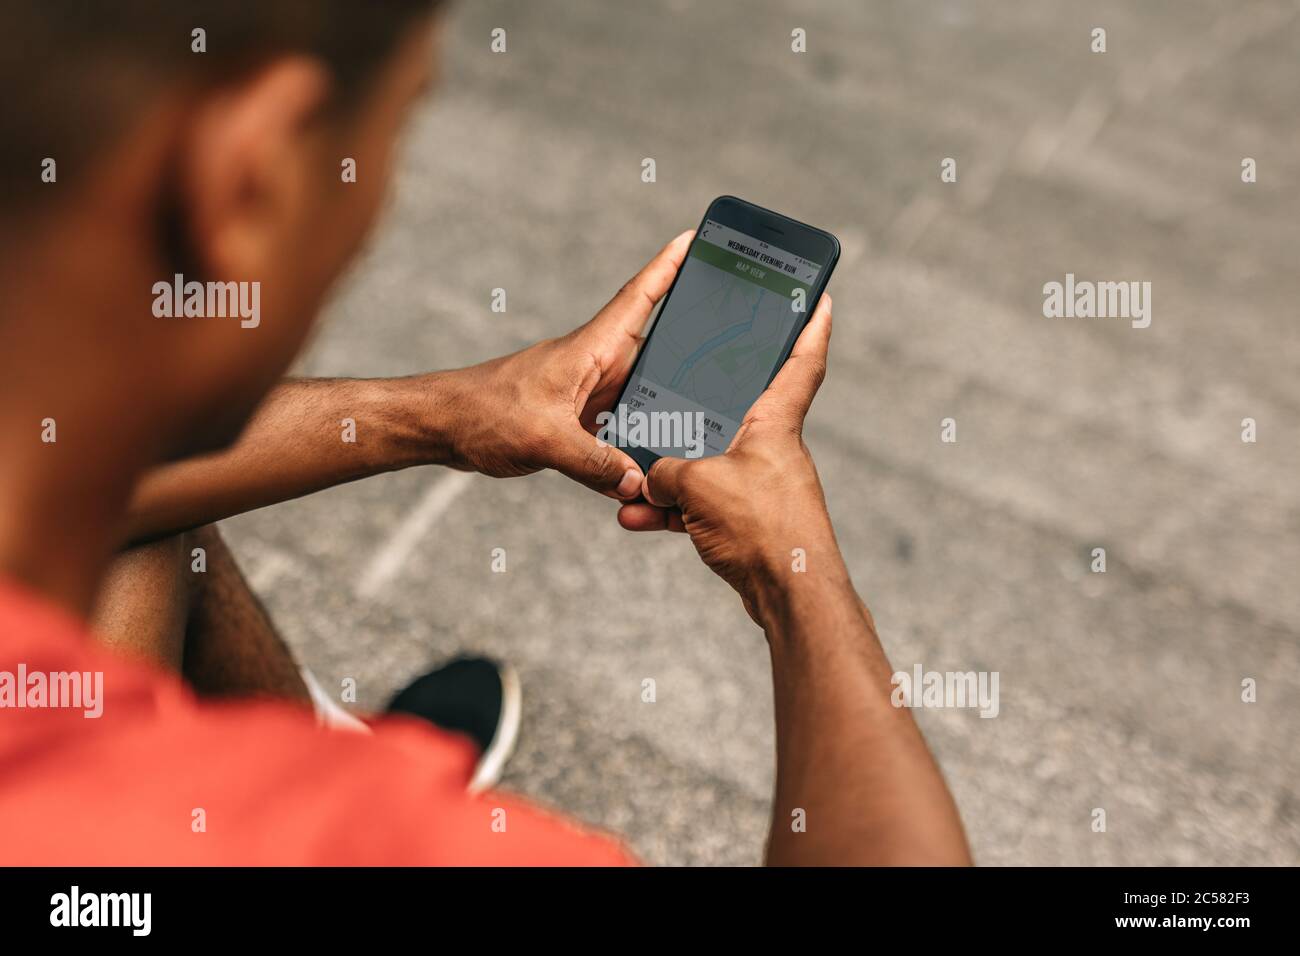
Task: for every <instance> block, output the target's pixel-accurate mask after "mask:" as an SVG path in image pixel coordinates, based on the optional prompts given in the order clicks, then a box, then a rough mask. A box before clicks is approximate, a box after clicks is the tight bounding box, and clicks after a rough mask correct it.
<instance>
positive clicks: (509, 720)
mask: <svg viewBox="0 0 1300 956" xmlns="http://www.w3.org/2000/svg"><path fill="white" fill-rule="evenodd" d="M521 703H522V694H521V693H520V689H519V677H518V675H517V674H516V673H515V670H514V668H513V667H511V666H510V665H509V664H506V663H504V662H497V661H493V660H489V659H487V658H485V657H460V658H457V659H456V660H454V661H452V662H451V663H449V664H444V665H443V666H442V667H439V668H438V669H436V670H432V671H429V673H427V674H425V675H424V676H423V677H418V678H416V679H415V680H414V681H413V682H411V684H410V685H408V686H407V687H406V689H405V690H402V691H400V692H399V693H398V694H397V696H396V697H394V698H393V700H392V702H391V703H390V704H389V705H388V712H389V713H403V714H413V715H415V716H416V717H423V718H424V719H425V720H427V721H428V722H429V723H431V724H433V725H434V726H435V727H440V728H442V729H443V730H453V731H457V732H459V733H462V734H468V735H469V736H470V737H471V738H473V740H474V742H475V743H476V744H478V748H479V760H478V766H477V767H475V768H474V776H473V777H472V778H471V779H470V782H469V790H470V792H471V793H476V792H478V791H479V790H484V789H486V788H488V787H491V786H494V785H495V784H496V783H497V782H498V781H500V779H501V772H502V771H503V770H504V769H505V765H506V761H507V760H508V759H509V758H510V754H511V753H513V752H514V749H515V742H516V741H517V740H518V739H519V717H520V712H521V710H522V706H521Z"/></svg>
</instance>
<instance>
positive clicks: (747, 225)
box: [597, 196, 840, 469]
mask: <svg viewBox="0 0 1300 956" xmlns="http://www.w3.org/2000/svg"><path fill="white" fill-rule="evenodd" d="M839 257H840V243H839V240H838V239H836V238H835V237H834V236H832V235H831V234H830V233H829V232H826V231H824V230H822V229H814V228H813V227H812V226H806V225H804V224H803V223H801V222H796V221H795V220H793V219H791V218H789V217H788V216H782V215H780V214H779V213H775V212H772V211H771V210H769V209H763V208H762V207H761V206H755V205H754V204H753V203H748V202H745V201H744V200H743V199H737V198H736V197H734V196H720V197H718V198H717V199H715V200H713V202H712V203H710V204H709V208H708V211H707V212H705V214H704V220H703V221H702V222H701V223H700V227H699V229H697V230H696V233H695V239H694V241H692V242H691V248H690V251H689V252H688V253H687V256H686V261H685V262H684V263H683V264H682V267H681V269H680V270H679V271H678V273H677V277H676V278H675V279H674V280H673V284H672V286H671V287H670V288H669V290H668V294H667V295H665V296H664V298H663V301H662V302H661V303H660V304H659V311H658V313H657V314H656V316H655V319H654V322H653V323H652V324H651V326H650V331H649V333H648V334H647V336H646V340H645V343H644V344H643V345H642V347H641V353H640V355H638V356H637V361H636V365H635V366H634V367H633V369H632V374H631V375H630V376H629V377H628V381H627V385H626V386H624V388H623V394H622V395H621V396H619V399H618V404H617V405H615V406H614V409H613V410H612V411H610V412H606V413H604V414H603V415H601V416H598V418H597V423H598V424H599V425H601V431H598V432H597V436H598V437H599V438H601V440H602V441H605V442H607V443H608V444H611V445H617V446H618V447H619V448H622V449H623V450H624V451H625V452H627V454H628V455H629V456H631V457H632V458H633V459H634V460H635V461H636V463H637V464H638V465H640V466H641V467H642V468H643V469H648V468H649V467H650V466H651V465H652V464H653V463H654V462H655V460H656V459H658V458H661V457H663V456H665V455H669V456H673V457H677V458H701V457H707V456H710V455H720V454H722V453H723V452H724V451H726V450H727V446H728V445H730V444H731V439H732V438H733V437H734V436H735V434H736V431H737V430H738V429H739V428H740V423H741V421H742V420H743V419H744V417H745V413H746V412H748V411H749V407H750V406H751V405H753V404H754V402H755V401H756V400H757V399H758V396H759V395H761V394H762V393H763V390H764V389H765V388H767V386H768V384H769V383H770V382H771V381H772V379H773V378H774V377H775V376H776V373H777V372H778V371H779V370H780V368H781V366H782V365H783V364H784V363H785V360H786V359H787V358H789V357H790V350H791V349H792V348H793V347H794V342H795V339H797V338H798V337H799V333H800V332H801V331H803V328H804V326H805V325H807V324H808V320H809V319H810V318H811V317H812V313H813V309H815V308H816V307H817V302H818V300H819V299H820V298H821V295H822V292H823V291H825V289H826V285H827V283H829V282H830V278H831V271H832V270H833V269H834V268H835V263H836V262H837V261H838V260H839Z"/></svg>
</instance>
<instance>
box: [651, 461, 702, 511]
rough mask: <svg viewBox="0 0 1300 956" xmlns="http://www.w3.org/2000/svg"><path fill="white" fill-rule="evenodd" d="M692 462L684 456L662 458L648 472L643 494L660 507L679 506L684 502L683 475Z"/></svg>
mask: <svg viewBox="0 0 1300 956" xmlns="http://www.w3.org/2000/svg"><path fill="white" fill-rule="evenodd" d="M689 467H690V463H689V462H687V461H686V460H684V459H682V458H660V459H658V460H657V461H656V462H655V463H654V464H653V465H651V466H650V470H649V471H648V472H646V476H645V481H644V482H642V484H641V494H642V496H643V497H644V498H645V500H646V501H648V502H650V504H652V505H657V506H658V507H660V508H677V507H680V506H681V504H682V476H683V474H684V473H685V471H686V469H687V468H689Z"/></svg>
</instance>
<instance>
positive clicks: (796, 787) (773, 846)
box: [764, 578, 970, 866]
mask: <svg viewBox="0 0 1300 956" xmlns="http://www.w3.org/2000/svg"><path fill="white" fill-rule="evenodd" d="M764 603H765V607H766V610H765V611H764V621H765V631H766V633H767V638H768V642H769V644H770V646H771V651H772V675H773V686H774V688H775V694H776V747H777V761H776V765H777V782H776V797H775V801H774V805H773V809H772V829H771V836H770V838H769V841H768V847H767V860H768V863H770V864H774V865H795V864H827V863H835V864H884V865H909V866H917V865H966V864H969V863H970V852H969V850H968V849H967V847H966V838H965V834H964V833H963V832H962V826H961V821H960V819H959V817H958V815H957V808H956V806H955V805H954V804H953V801H952V797H951V796H950V795H949V793H948V788H947V786H946V785H945V784H944V781H943V777H942V775H941V774H940V772H939V768H938V766H937V765H936V764H935V762H934V759H933V758H932V757H931V756H930V751H929V749H928V748H927V747H926V744H925V740H924V739H923V738H922V736H921V732H920V730H919V729H918V728H917V726H916V723H915V721H913V719H912V714H911V711H909V710H907V709H906V708H897V707H894V706H893V705H892V703H891V702H890V693H891V691H892V690H893V687H892V685H891V683H890V676H891V674H892V669H891V668H890V666H889V661H888V660H887V659H886V658H885V652H884V650H883V649H882V648H881V646H880V641H879V639H878V638H877V637H876V630H875V626H874V624H873V622H872V620H871V615H870V613H869V612H868V611H867V609H866V608H865V607H864V606H863V604H862V602H861V601H860V600H858V596H857V594H856V593H855V592H854V591H853V588H852V585H850V584H849V583H848V581H847V578H846V579H845V580H844V582H843V583H838V584H831V583H827V582H826V581H825V580H817V579H813V580H808V581H805V582H802V584H800V585H794V586H791V587H788V588H785V589H784V590H783V591H781V592H778V593H777V594H775V595H774V596H773V597H772V599H770V600H769V601H765V602H764ZM799 809H802V810H803V811H804V832H796V830H795V829H794V827H793V821H794V819H795V817H794V814H795V811H796V810H799Z"/></svg>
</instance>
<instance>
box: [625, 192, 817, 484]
mask: <svg viewBox="0 0 1300 956" xmlns="http://www.w3.org/2000/svg"><path fill="white" fill-rule="evenodd" d="M709 221H713V222H716V223H718V224H720V225H723V226H729V227H730V228H732V229H735V230H736V231H738V232H743V233H744V234H745V235H747V236H753V237H754V238H755V239H760V240H762V241H764V242H768V243H770V244H771V245H774V246H777V247H778V248H781V249H784V250H786V251H787V252H791V253H794V254H795V255H797V256H801V257H802V258H804V259H808V260H809V261H811V262H819V263H822V270H821V272H820V273H819V274H818V277H817V282H816V284H815V285H813V286H812V287H811V288H810V293H811V294H810V295H809V301H808V308H807V309H806V310H805V312H804V315H803V318H802V319H801V320H800V321H799V322H796V323H795V325H794V328H793V329H791V331H790V336H789V338H788V339H787V340H786V342H785V345H784V347H783V348H782V349H781V354H780V356H779V357H778V359H777V361H776V364H775V365H773V367H772V373H771V374H770V375H769V376H768V378H767V382H765V383H764V386H763V387H764V388H766V387H767V386H768V385H770V384H772V379H774V378H776V373H777V372H779V371H780V370H781V366H783V365H784V364H785V363H786V360H787V359H788V358H789V357H790V351H791V350H792V349H793V348H794V343H795V340H796V339H798V338H799V333H800V332H802V331H803V330H804V327H805V326H806V325H807V324H808V322H809V320H810V319H812V313H813V310H814V309H815V308H816V306H817V303H818V302H819V301H821V297H822V293H823V292H825V291H826V287H827V286H828V285H829V284H830V280H831V273H832V272H833V271H834V270H835V265H836V263H837V262H839V258H840V241H839V240H838V239H836V238H835V236H833V235H832V234H831V233H829V232H827V231H826V230H824V229H817V228H815V227H814V226H810V225H808V224H807V223H802V222H800V221H799V220H797V219H791V218H790V217H789V216H783V215H781V214H780V213H778V212H773V211H772V210H770V209H764V208H763V207H762V206H758V205H755V204H754V203H751V202H746V201H745V200H743V199H740V198H738V197H736V196H719V197H718V198H717V199H715V200H713V202H711V203H709V208H708V209H706V210H705V212H704V215H703V216H702V217H701V219H700V225H699V226H698V227H696V230H695V232H696V235H695V237H694V238H692V240H691V245H692V247H694V244H695V243H697V242H702V241H703V240H701V239H700V238H699V234H700V231H701V230H702V229H703V228H704V224H705V223H706V222H709ZM688 255H689V253H688ZM683 265H685V263H683ZM680 275H681V270H680V269H679V270H678V272H677V275H676V276H673V284H672V285H671V286H669V287H668V292H667V293H666V294H665V295H664V297H663V299H661V300H660V302H659V306H658V308H657V310H656V311H655V316H654V320H653V321H652V322H651V323H650V326H649V328H648V329H647V331H646V334H645V338H644V339H643V340H642V342H641V349H640V351H639V352H638V353H637V357H636V362H635V364H634V365H633V366H632V371H631V372H630V373H629V374H628V378H627V381H626V382H624V383H623V388H622V390H621V391H620V392H619V395H618V399H617V400H616V401H615V403H614V407H613V409H612V411H614V412H617V410H618V406H619V405H620V404H621V403H622V402H624V401H626V400H627V397H628V396H627V390H628V387H629V386H630V385H631V384H632V381H633V380H634V379H635V378H636V376H637V374H638V373H639V372H640V369H641V363H642V360H643V358H644V356H645V350H646V348H647V347H648V346H649V345H650V340H651V338H652V337H653V336H654V333H655V328H656V327H657V326H658V325H659V317H660V316H661V315H663V312H664V309H665V308H667V307H668V303H669V301H670V300H671V299H672V296H673V290H675V289H676V288H677V279H678V277H679V276H680ZM610 434H611V436H613V435H614V432H613V429H611V430H610ZM618 447H619V448H621V449H622V450H623V451H624V452H625V453H626V454H627V455H628V456H629V457H630V458H631V459H632V460H633V461H635V462H636V463H637V464H638V465H640V466H641V469H642V470H643V471H646V470H649V468H650V466H651V465H653V464H654V463H655V462H656V461H657V460H658V459H659V458H660V455H658V454H657V453H655V452H653V451H651V450H650V449H648V448H642V447H640V446H639V445H619V446H618Z"/></svg>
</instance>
